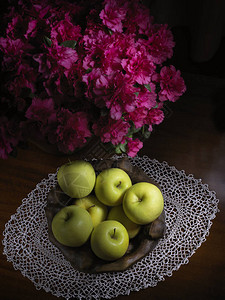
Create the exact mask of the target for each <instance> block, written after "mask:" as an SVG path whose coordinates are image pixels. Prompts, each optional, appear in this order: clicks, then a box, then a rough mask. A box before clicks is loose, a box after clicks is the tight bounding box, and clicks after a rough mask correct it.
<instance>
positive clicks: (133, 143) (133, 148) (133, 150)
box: [127, 138, 143, 157]
mask: <svg viewBox="0 0 225 300" xmlns="http://www.w3.org/2000/svg"><path fill="white" fill-rule="evenodd" d="M127 141H128V142H127V154H128V155H129V156H130V157H134V156H136V155H137V153H138V151H139V150H140V149H141V148H142V147H143V142H141V141H140V140H139V139H135V140H132V139H131V138H127Z"/></svg>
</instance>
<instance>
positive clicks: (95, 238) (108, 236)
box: [91, 220, 129, 261]
mask: <svg viewBox="0 0 225 300" xmlns="http://www.w3.org/2000/svg"><path fill="white" fill-rule="evenodd" d="M128 246H129V235H128V232H127V230H126V228H125V227H124V226H123V225H122V224H121V223H120V222H118V221H113V220H106V221H103V222H102V223H100V224H98V225H97V226H96V227H95V228H94V230H93V232H92V234H91V249H92V251H93V252H94V253H95V255H96V256H98V257H99V258H101V259H103V260H106V261H113V260H116V259H119V258H121V257H122V256H123V255H124V254H125V253H126V251H127V248H128Z"/></svg>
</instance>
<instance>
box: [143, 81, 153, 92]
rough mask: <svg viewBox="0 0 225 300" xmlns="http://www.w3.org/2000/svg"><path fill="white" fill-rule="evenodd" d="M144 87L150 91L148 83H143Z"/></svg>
mask: <svg viewBox="0 0 225 300" xmlns="http://www.w3.org/2000/svg"><path fill="white" fill-rule="evenodd" d="M144 87H145V88H146V89H147V90H148V91H149V92H151V91H152V90H151V87H150V84H149V83H148V84H144Z"/></svg>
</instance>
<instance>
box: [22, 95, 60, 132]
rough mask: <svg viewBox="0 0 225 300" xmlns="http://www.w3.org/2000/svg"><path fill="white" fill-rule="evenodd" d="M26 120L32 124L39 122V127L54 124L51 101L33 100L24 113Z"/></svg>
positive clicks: (54, 114)
mask: <svg viewBox="0 0 225 300" xmlns="http://www.w3.org/2000/svg"><path fill="white" fill-rule="evenodd" d="M26 118H27V119H29V120H31V121H34V122H39V124H41V126H45V125H47V124H49V123H52V122H56V111H55V108H54V102H53V99H52V98H48V99H40V98H37V97H35V98H33V100H32V103H31V105H30V106H29V108H28V109H27V111H26Z"/></svg>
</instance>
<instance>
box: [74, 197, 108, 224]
mask: <svg viewBox="0 0 225 300" xmlns="http://www.w3.org/2000/svg"><path fill="white" fill-rule="evenodd" d="M73 204H75V205H77V206H79V207H82V208H84V209H86V210H87V211H88V213H89V214H90V216H91V218H92V222H93V226H94V227H96V226H97V225H98V224H99V223H101V222H102V221H104V220H105V219H106V217H107V214H108V208H107V207H106V206H105V205H104V204H103V203H101V202H100V201H98V199H97V198H96V197H95V196H94V195H89V196H87V197H84V198H80V199H76V200H75V201H74V203H73Z"/></svg>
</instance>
